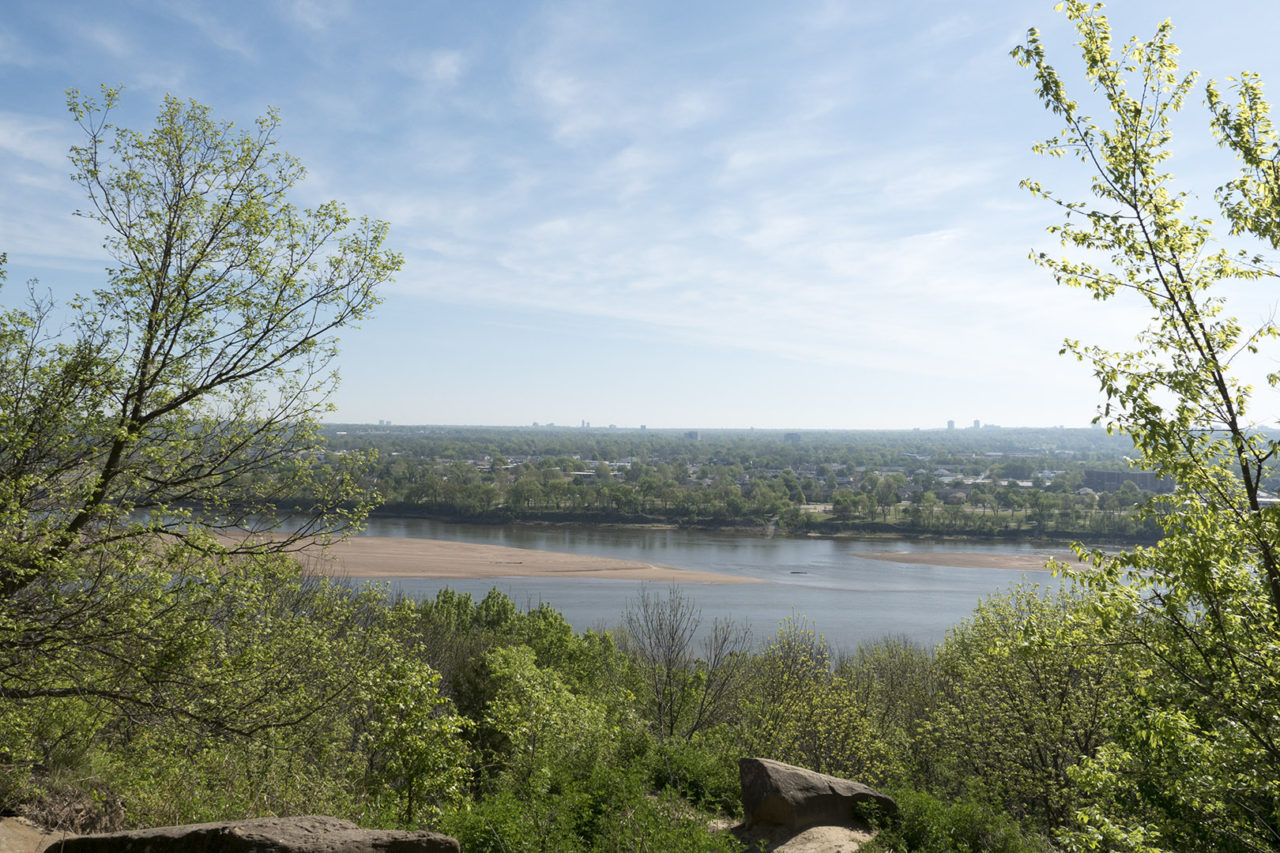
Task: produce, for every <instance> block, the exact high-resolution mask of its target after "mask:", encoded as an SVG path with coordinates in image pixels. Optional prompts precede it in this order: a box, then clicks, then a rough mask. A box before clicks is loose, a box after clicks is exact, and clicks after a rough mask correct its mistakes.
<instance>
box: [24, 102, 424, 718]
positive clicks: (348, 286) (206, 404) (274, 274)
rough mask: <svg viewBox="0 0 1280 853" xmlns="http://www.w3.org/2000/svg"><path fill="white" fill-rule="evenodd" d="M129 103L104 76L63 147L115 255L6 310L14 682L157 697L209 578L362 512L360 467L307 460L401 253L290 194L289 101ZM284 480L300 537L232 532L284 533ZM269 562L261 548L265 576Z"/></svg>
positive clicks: (294, 164)
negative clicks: (258, 114) (135, 113)
mask: <svg viewBox="0 0 1280 853" xmlns="http://www.w3.org/2000/svg"><path fill="white" fill-rule="evenodd" d="M118 101H119V94H118V93H117V92H116V91H114V90H110V89H105V88H104V90H103V93H102V100H101V103H98V102H95V101H94V100H92V99H90V98H87V97H84V96H82V95H81V94H79V93H78V92H71V93H70V95H69V99H68V105H69V108H70V110H71V113H72V115H73V117H74V119H75V120H76V121H77V122H78V123H79V125H80V127H81V128H82V129H83V131H84V138H83V142H82V143H81V144H79V145H76V146H74V147H73V148H72V149H71V153H70V160H71V164H72V167H73V180H74V181H75V182H76V183H77V184H78V185H79V186H80V187H81V188H82V189H83V190H84V192H85V195H86V197H87V201H88V204H87V206H86V208H85V209H84V210H83V211H81V212H80V215H82V216H85V217H87V218H89V219H91V220H93V221H94V222H97V223H99V224H100V225H101V226H102V227H103V230H104V233H105V240H104V244H103V245H104V247H105V249H106V250H107V253H108V255H109V256H110V258H111V262H110V266H109V267H108V268H107V270H106V275H105V282H104V284H103V285H102V286H101V287H100V288H98V289H97V290H95V291H93V292H92V293H89V294H82V295H80V296H78V297H76V298H75V299H73V300H71V301H70V302H69V303H68V304H67V305H62V306H58V305H54V304H53V303H52V302H51V301H50V300H49V299H48V298H45V297H41V296H39V295H38V290H37V289H36V287H35V286H34V284H33V286H32V287H31V288H30V294H31V298H30V299H29V301H28V302H27V304H26V305H25V306H24V307H18V308H11V309H9V310H7V311H5V312H4V313H3V314H0V696H3V697H5V698H7V699H11V700H23V699H30V698H33V697H38V696H48V695H70V694H78V695H88V694H90V693H93V692H96V693H97V694H100V695H101V696H102V697H103V698H104V699H106V700H108V701H114V702H121V703H125V704H132V705H134V706H136V705H138V703H140V702H143V701H145V702H151V703H156V702H160V703H161V704H163V701H164V700H162V699H159V698H157V694H156V692H155V690H154V689H153V688H154V686H155V684H156V683H157V682H163V681H164V680H165V679H167V678H179V677H181V678H184V679H185V678H186V677H187V676H188V675H190V673H191V672H193V671H194V670H193V669H191V668H190V667H186V663H184V661H185V660H186V659H185V657H184V651H183V650H184V649H187V647H188V646H189V645H190V644H188V643H185V641H184V640H183V637H184V636H186V635H185V634H184V630H185V629H184V627H183V626H184V625H186V626H187V628H190V625H189V624H188V623H189V621H190V620H191V619H195V618H196V617H197V615H198V613H205V611H207V610H209V609H211V608H212V609H216V608H217V607H218V606H221V605H219V604H218V603H217V600H218V596H217V595H215V594H213V593H212V592H209V591H211V590H216V589H219V588H227V587H228V586H229V585H234V584H235V583H236V582H238V581H239V580H246V579H247V578H248V577H250V576H251V575H252V574H253V573H252V572H249V573H248V574H246V573H245V572H244V571H243V567H244V566H245V565H249V563H245V562H244V561H245V560H246V559H248V558H249V557H254V555H264V554H266V553H267V552H271V551H278V550H283V549H287V548H289V547H291V546H292V545H293V544H295V543H296V542H297V541H298V540H299V538H300V537H306V536H308V535H310V534H313V533H316V532H322V531H325V530H332V529H334V528H335V526H338V525H341V524H343V523H344V522H346V521H350V520H352V519H358V518H359V517H360V516H361V514H362V513H363V512H364V511H365V510H366V508H367V506H368V503H369V499H370V497H371V495H370V494H369V492H368V491H367V490H366V489H365V488H364V487H362V486H361V485H359V482H358V481H357V480H356V479H355V478H353V477H352V476H351V473H352V472H351V470H350V469H349V468H348V467H343V466H338V467H336V468H335V467H332V466H318V465H316V464H314V458H313V457H314V455H315V453H316V452H317V448H318V446H319V442H318V440H317V427H318V420H319V417H320V415H321V414H322V413H324V412H325V411H327V410H328V405H329V403H328V396H329V392H330V391H331V390H332V388H333V386H334V383H335V381H336V374H335V373H334V372H333V370H332V369H331V361H332V359H333V357H334V354H335V353H336V344H337V338H336V336H335V333H336V331H337V330H338V329H340V328H342V327H344V326H349V325H351V324H353V323H357V322H358V321H360V320H361V319H363V318H364V317H366V316H367V315H368V313H369V311H370V310H371V309H372V308H373V307H374V306H375V305H376V304H377V302H378V288H379V287H380V286H381V285H382V284H384V283H385V282H387V281H388V280H389V279H390V277H391V275H392V274H393V273H394V272H395V271H396V269H398V268H399V266H400V263H401V260H400V256H399V255H398V254H396V253H395V252H393V251H390V250H388V249H387V248H385V247H384V241H385V238H386V235H387V226H386V224H385V223H383V222H378V221H376V220H369V219H355V218H353V217H352V216H350V215H349V214H348V213H347V212H346V211H345V209H344V208H343V207H342V206H341V205H340V204H338V203H337V202H327V203H325V204H321V205H319V206H317V207H315V208H314V209H299V208H297V207H295V206H294V205H293V204H292V203H291V202H290V201H289V192H290V190H291V189H292V188H293V187H294V186H295V184H296V183H297V182H298V181H299V180H301V179H302V177H303V174H304V170H303V168H302V166H301V165H300V164H299V163H298V161H297V160H296V159H295V158H293V157H291V156H289V155H288V154H286V153H284V152H282V151H280V150H278V148H277V143H276V139H275V135H276V130H277V126H278V119H277V117H276V115H275V114H274V113H268V114H267V115H266V116H265V117H263V118H261V119H259V120H258V121H257V123H256V124H255V125H254V127H253V129H252V130H249V131H240V130H237V129H236V128H235V127H234V126H233V125H231V124H229V123H221V122H217V121H215V120H214V119H213V117H212V116H211V113H210V111H209V109H208V108H207V107H205V106H202V105H200V104H198V103H195V102H183V101H179V100H178V99H176V98H172V97H166V98H165V99H164V102H163V104H162V105H161V108H160V112H159V115H158V116H157V119H156V124H155V127H154V128H152V129H151V130H149V131H147V132H139V131H134V130H129V129H126V128H121V127H117V126H116V125H114V124H113V123H112V122H111V115H112V111H113V109H114V108H115V107H116V106H117V104H118ZM0 272H2V270H0ZM351 458H352V461H353V462H358V455H353V456H352V457H351ZM286 495H287V496H298V495H305V496H307V497H308V505H306V506H304V507H300V509H302V510H303V511H304V513H303V515H304V518H303V519H302V520H301V521H299V523H298V524H297V525H296V526H295V527H293V528H290V531H289V532H288V533H287V534H285V535H278V536H260V537H245V536H243V535H231V536H228V535H219V534H223V533H225V532H229V531H232V530H237V529H239V530H244V529H258V530H262V529H270V528H273V527H275V526H276V524H277V521H278V519H279V517H280V513H281V511H282V510H288V509H290V507H281V506H279V501H278V498H279V497H280V496H286ZM269 563H270V561H262V560H259V561H257V562H256V563H254V565H258V566H259V567H260V568H261V573H262V576H263V577H271V576H273V575H274V574H275V572H274V570H270V569H269ZM196 588H199V589H203V590H206V592H205V593H204V594H189V595H188V594H186V593H191V592H192V590H193V589H196ZM201 608H204V610H201ZM205 615H207V613H206V614H205ZM187 633H191V632H190V631H188V632H187ZM197 633H198V632H197ZM188 663H189V662H188ZM104 667H105V669H104ZM184 667H186V668H185V669H184ZM106 673H110V677H108V676H107V675H106ZM176 673H180V674H181V675H175V674H176ZM142 697H145V699H144V698H142ZM174 701H178V700H176V699H175V700H174Z"/></svg>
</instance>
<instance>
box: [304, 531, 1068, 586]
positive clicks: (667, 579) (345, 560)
mask: <svg viewBox="0 0 1280 853" xmlns="http://www.w3.org/2000/svg"><path fill="white" fill-rule="evenodd" d="M300 556H301V557H302V559H303V561H304V563H305V564H306V565H307V567H308V568H309V569H311V570H312V571H314V572H317V573H319V574H325V575H332V576H337V577H350V578H459V579H485V578H511V577H520V578H595V579H612V580H639V581H653V582H657V583H763V581H761V580H760V579H758V578H748V577H742V576H739V575H728V574H719V573H717V572H700V571H694V570H691V569H675V568H671V567H670V566H659V565H655V564H653V563H643V562H638V561H633V560H619V559H614V558H611V557H590V556H584V555H581V554H561V553H558V552H553V551H531V550H528V549H525V548H508V547H504V546H501V545H474V544H471V543H468V542H450V541H445V540H441V539H414V538H408V537H405V538H401V537H391V536H352V537H350V538H348V539H345V540H343V541H341V542H338V543H335V544H334V545H331V546H330V547H329V548H328V549H327V550H326V551H324V552H321V551H319V550H318V549H316V550H308V551H304V552H303V553H302V554H301V555H300ZM858 556H860V557H864V558H866V559H870V560H884V561H887V562H894V563H914V564H916V565H927V566H951V567H955V568H976V569H1011V570H1015V571H1024V572H1025V571H1043V570H1044V564H1045V561H1046V560H1047V559H1049V557H1050V556H1052V557H1054V558H1055V559H1058V560H1061V561H1063V562H1066V563H1074V562H1075V555H1073V554H1071V553H1069V552H1059V553H1054V554H1043V553H1042V554H992V553H982V552H976V551H945V552H944V551H876V552H869V553H864V554H859V555H858Z"/></svg>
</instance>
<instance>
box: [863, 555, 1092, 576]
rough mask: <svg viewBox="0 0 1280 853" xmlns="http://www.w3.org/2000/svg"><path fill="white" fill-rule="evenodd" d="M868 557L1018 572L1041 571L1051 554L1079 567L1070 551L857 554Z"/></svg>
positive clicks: (1051, 556)
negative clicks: (1039, 552)
mask: <svg viewBox="0 0 1280 853" xmlns="http://www.w3.org/2000/svg"><path fill="white" fill-rule="evenodd" d="M858 556H859V557H865V558H867V559H868V560H885V561H886V562H890V563H913V564H915V565H917V566H951V567H952V568H957V569H1011V570H1013V571H1020V572H1042V571H1044V570H1045V566H1044V564H1045V563H1047V562H1048V561H1049V560H1050V558H1052V559H1054V560H1057V561H1058V562H1060V563H1066V564H1067V565H1069V566H1074V567H1077V568H1081V567H1082V566H1081V565H1080V564H1079V562H1078V561H1077V560H1076V555H1075V554H1073V553H1072V552H1070V551H1058V552H1055V553H1052V554H989V553H982V552H980V551H875V552H873V553H869V554H859V555H858Z"/></svg>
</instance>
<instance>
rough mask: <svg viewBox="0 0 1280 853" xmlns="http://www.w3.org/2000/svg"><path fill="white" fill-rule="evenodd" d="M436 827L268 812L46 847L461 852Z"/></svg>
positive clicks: (100, 851) (146, 852) (84, 852)
mask: <svg viewBox="0 0 1280 853" xmlns="http://www.w3.org/2000/svg"><path fill="white" fill-rule="evenodd" d="M460 850H461V848H460V847H459V845H458V842H457V840H456V839H453V838H450V837H449V836H447V835H440V834H439V833H435V832H402V831H393V830H383V829H361V828H360V827H358V826H356V825H355V824H354V823H351V822H350V821H345V820H338V819H337V818H332V817H320V816H307V817H279V818H277V817H269V818H258V819H255V820H241V821H233V822H230V823H193V824H188V825H186V826H162V827H157V828H155V829H136V830H133V831H130V832H112V833H107V834H103V835H78V836H74V837H72V838H67V839H65V840H63V841H61V842H59V843H56V844H52V845H50V846H49V848H48V849H47V851H46V853H460Z"/></svg>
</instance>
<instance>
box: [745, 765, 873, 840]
mask: <svg viewBox="0 0 1280 853" xmlns="http://www.w3.org/2000/svg"><path fill="white" fill-rule="evenodd" d="M738 777H739V779H740V780H741V782H742V808H743V810H744V811H745V812H746V819H747V824H748V825H754V824H758V823H769V824H777V825H778V826H785V827H787V828H788V829H791V830H802V829H807V828H809V827H811V826H843V825H848V824H849V823H851V822H852V821H853V819H854V815H853V808H854V806H855V805H874V806H877V807H879V809H880V810H881V811H883V812H885V813H886V814H896V813H897V811H898V804H897V803H896V802H894V800H893V798H892V797H890V796H888V795H887V794H882V793H880V792H879V791H877V790H876V789H875V788H870V787H868V786H866V785H863V784H861V783H859V782H850V781H849V780H847V779H837V778H836V777H835V776H827V775H826V774H824V773H815V772H813V771H812V770H805V769H804V768H803V767H794V766H792V765H790V764H783V763H782V762H781V761H770V760H769V759H767V758H743V759H740V760H739V761H738Z"/></svg>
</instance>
